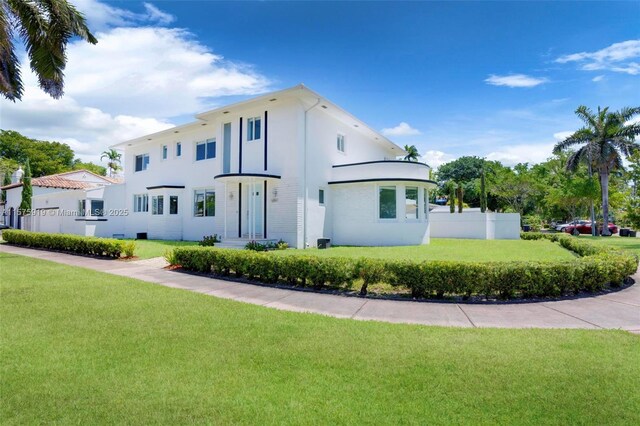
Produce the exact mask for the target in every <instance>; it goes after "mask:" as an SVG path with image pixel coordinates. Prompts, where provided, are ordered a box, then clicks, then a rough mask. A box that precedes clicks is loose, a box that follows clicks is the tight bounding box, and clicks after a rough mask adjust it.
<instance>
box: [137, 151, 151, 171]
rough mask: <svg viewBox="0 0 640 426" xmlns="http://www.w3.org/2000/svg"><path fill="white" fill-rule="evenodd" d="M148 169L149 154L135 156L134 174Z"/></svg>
mask: <svg viewBox="0 0 640 426" xmlns="http://www.w3.org/2000/svg"><path fill="white" fill-rule="evenodd" d="M147 168H149V154H142V155H136V172H141V171H143V170H147Z"/></svg>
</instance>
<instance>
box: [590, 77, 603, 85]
mask: <svg viewBox="0 0 640 426" xmlns="http://www.w3.org/2000/svg"><path fill="white" fill-rule="evenodd" d="M602 80H604V75H597V76H595V77H593V78H592V79H591V81H593V82H596V83H597V82H599V81H602Z"/></svg>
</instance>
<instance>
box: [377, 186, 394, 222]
mask: <svg viewBox="0 0 640 426" xmlns="http://www.w3.org/2000/svg"><path fill="white" fill-rule="evenodd" d="M378 204H379V209H380V210H379V214H380V219H395V218H396V187H395V186H381V187H380V189H379V190H378Z"/></svg>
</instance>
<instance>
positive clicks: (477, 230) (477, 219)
mask: <svg viewBox="0 0 640 426" xmlns="http://www.w3.org/2000/svg"><path fill="white" fill-rule="evenodd" d="M431 237H433V238H468V239H480V240H494V239H496V240H517V239H520V214H518V213H478V212H466V213H465V212H463V213H432V214H431Z"/></svg>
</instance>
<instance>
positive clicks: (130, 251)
mask: <svg viewBox="0 0 640 426" xmlns="http://www.w3.org/2000/svg"><path fill="white" fill-rule="evenodd" d="M122 251H123V252H124V256H125V257H133V255H134V254H135V252H136V243H135V241H126V242H125V243H124V244H123V246H122Z"/></svg>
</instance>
